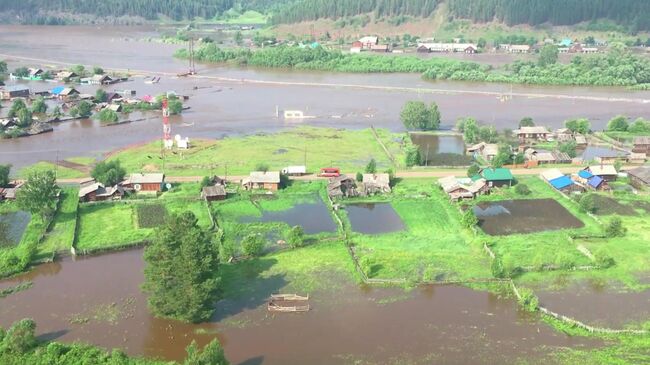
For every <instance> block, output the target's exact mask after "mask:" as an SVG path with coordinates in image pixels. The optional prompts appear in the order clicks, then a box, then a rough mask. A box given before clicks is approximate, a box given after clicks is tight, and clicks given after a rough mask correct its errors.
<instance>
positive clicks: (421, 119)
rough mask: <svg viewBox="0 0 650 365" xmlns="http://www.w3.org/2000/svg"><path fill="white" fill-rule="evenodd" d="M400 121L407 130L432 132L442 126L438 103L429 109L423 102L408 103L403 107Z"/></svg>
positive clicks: (432, 104)
mask: <svg viewBox="0 0 650 365" xmlns="http://www.w3.org/2000/svg"><path fill="white" fill-rule="evenodd" d="M400 119H401V120H402V123H403V124H404V127H406V128H407V129H417V130H432V129H438V127H439V125H440V110H439V109H438V105H437V104H436V103H431V105H430V106H429V107H427V106H426V104H424V103H423V102H421V101H407V102H406V104H404V107H402V111H401V113H400Z"/></svg>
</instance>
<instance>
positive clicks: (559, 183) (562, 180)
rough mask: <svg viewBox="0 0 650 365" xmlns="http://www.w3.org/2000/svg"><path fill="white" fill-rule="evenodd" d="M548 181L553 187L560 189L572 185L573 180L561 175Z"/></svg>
mask: <svg viewBox="0 0 650 365" xmlns="http://www.w3.org/2000/svg"><path fill="white" fill-rule="evenodd" d="M549 183H550V184H551V185H553V187H554V188H556V189H558V190H560V189H564V188H566V187H569V186H571V185H573V180H571V178H570V177H568V176H566V175H563V176H561V177H558V178H556V179H553V180H551V181H549Z"/></svg>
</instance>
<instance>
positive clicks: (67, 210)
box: [38, 188, 79, 254]
mask: <svg viewBox="0 0 650 365" xmlns="http://www.w3.org/2000/svg"><path fill="white" fill-rule="evenodd" d="M78 192H79V189H77V188H64V189H63V191H62V192H61V199H62V200H61V202H60V203H59V210H58V211H57V213H56V216H55V217H54V221H53V222H52V225H51V226H50V230H49V231H48V232H47V233H46V234H45V238H44V239H43V242H41V244H40V245H39V249H38V251H39V254H50V253H52V252H61V251H69V250H70V247H71V246H72V242H73V241H74V235H75V227H76V225H77V208H78V206H79V197H78Z"/></svg>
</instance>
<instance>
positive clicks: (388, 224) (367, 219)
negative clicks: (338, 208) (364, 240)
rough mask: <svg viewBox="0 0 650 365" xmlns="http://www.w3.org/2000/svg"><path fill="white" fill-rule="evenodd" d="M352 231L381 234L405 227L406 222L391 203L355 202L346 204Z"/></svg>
mask: <svg viewBox="0 0 650 365" xmlns="http://www.w3.org/2000/svg"><path fill="white" fill-rule="evenodd" d="M345 212H346V214H347V217H348V219H349V220H350V225H351V227H352V231H354V232H357V233H363V234H381V233H390V232H397V231H401V230H403V229H404V223H403V222H402V219H401V218H400V216H399V215H398V214H397V212H396V211H395V209H393V206H392V205H391V204H390V203H354V204H348V205H346V206H345Z"/></svg>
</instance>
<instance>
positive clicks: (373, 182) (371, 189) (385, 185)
mask: <svg viewBox="0 0 650 365" xmlns="http://www.w3.org/2000/svg"><path fill="white" fill-rule="evenodd" d="M362 181H363V190H364V192H365V193H366V195H373V194H378V193H380V194H381V193H390V191H391V189H390V175H389V174H387V173H382V174H363V180H362Z"/></svg>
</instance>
